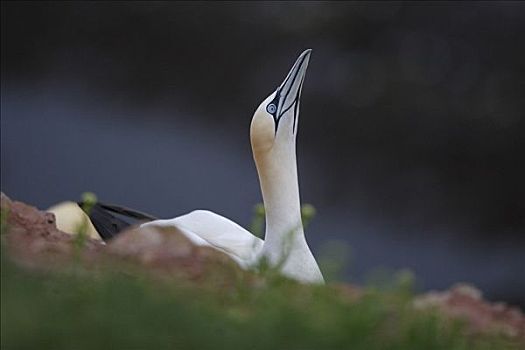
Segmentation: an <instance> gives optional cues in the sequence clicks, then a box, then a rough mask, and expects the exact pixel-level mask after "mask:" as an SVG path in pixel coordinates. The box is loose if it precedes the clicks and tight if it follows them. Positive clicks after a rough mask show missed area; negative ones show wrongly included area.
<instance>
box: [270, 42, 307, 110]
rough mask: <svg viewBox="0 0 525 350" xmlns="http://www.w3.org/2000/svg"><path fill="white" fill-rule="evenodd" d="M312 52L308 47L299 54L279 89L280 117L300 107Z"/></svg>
mask: <svg viewBox="0 0 525 350" xmlns="http://www.w3.org/2000/svg"><path fill="white" fill-rule="evenodd" d="M311 52H312V49H307V50H305V51H304V52H303V53H302V54H301V55H299V57H298V58H297V60H296V61H295V63H294V65H293V67H292V69H290V72H289V73H288V75H287V76H286V78H285V79H284V81H283V83H282V84H281V85H280V86H279V88H278V89H277V91H278V94H279V105H278V106H277V111H278V118H280V117H281V116H282V115H283V114H284V113H286V111H288V110H289V109H290V108H295V109H296V110H297V109H298V107H299V100H300V98H301V90H302V87H303V81H304V77H305V75H306V69H307V68H308V62H309V61H310V54H311Z"/></svg>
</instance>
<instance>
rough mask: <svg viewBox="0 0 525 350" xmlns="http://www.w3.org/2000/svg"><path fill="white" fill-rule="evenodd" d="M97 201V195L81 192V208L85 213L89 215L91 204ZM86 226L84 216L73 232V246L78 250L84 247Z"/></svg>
mask: <svg viewBox="0 0 525 350" xmlns="http://www.w3.org/2000/svg"><path fill="white" fill-rule="evenodd" d="M96 203H97V196H96V195H95V194H94V193H91V192H84V193H83V194H82V210H83V211H84V213H86V215H88V216H89V213H90V212H91V210H92V209H93V206H95V204H96ZM88 227H89V222H88V218H87V217H84V218H83V220H82V222H81V223H80V224H79V225H78V227H77V229H76V234H75V246H76V247H77V249H78V250H80V249H82V248H83V247H84V244H85V243H86V240H87V238H88V232H87V231H88Z"/></svg>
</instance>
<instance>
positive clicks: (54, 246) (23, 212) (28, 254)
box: [0, 193, 104, 268]
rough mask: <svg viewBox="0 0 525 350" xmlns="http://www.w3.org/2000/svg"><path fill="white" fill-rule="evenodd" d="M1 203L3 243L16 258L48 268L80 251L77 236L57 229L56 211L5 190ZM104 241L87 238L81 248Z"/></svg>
mask: <svg viewBox="0 0 525 350" xmlns="http://www.w3.org/2000/svg"><path fill="white" fill-rule="evenodd" d="M0 206H1V210H2V216H3V217H2V225H3V226H4V227H5V231H6V232H5V234H3V235H2V243H5V245H6V246H7V250H8V253H9V255H10V256H11V257H12V258H13V259H14V260H16V261H17V262H19V263H22V264H23V265H26V266H30V267H36V268H49V267H51V266H54V265H60V264H63V263H65V260H68V259H70V257H71V255H72V254H74V253H75V252H76V251H78V249H77V246H78V244H77V243H76V241H75V238H76V237H75V236H73V235H70V234H67V233H64V232H62V231H60V230H58V229H57V227H56V223H55V217H54V215H53V214H51V213H46V212H43V211H40V210H38V209H37V208H35V207H32V206H30V205H27V204H25V203H22V202H18V201H13V200H11V199H9V197H7V196H6V195H5V194H4V193H1V195H0ZM4 216H5V217H4ZM3 230H4V228H3ZM3 233H4V232H3ZM103 245H104V244H103V242H102V241H99V240H94V239H90V238H86V239H85V240H84V242H83V244H82V251H83V252H84V253H89V252H95V251H97V250H99V249H100V248H101V247H103Z"/></svg>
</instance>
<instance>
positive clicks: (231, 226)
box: [142, 210, 263, 266]
mask: <svg viewBox="0 0 525 350" xmlns="http://www.w3.org/2000/svg"><path fill="white" fill-rule="evenodd" d="M149 225H153V226H164V227H166V226H174V227H177V228H178V229H179V230H180V231H182V232H183V233H184V234H185V235H186V236H187V237H188V238H189V239H190V240H191V241H192V242H193V243H195V244H197V245H204V246H211V247H213V248H215V249H218V250H220V251H223V252H224V253H226V254H228V255H229V256H231V257H232V258H233V259H234V260H236V261H237V262H238V263H239V264H240V265H241V266H246V265H248V264H250V263H251V262H253V261H254V260H255V258H256V256H257V253H258V252H259V251H260V250H261V249H262V245H263V240H262V239H260V238H258V237H256V236H254V235H253V234H251V233H250V232H249V231H247V230H246V229H244V228H242V227H241V226H239V225H238V224H236V223H235V222H233V221H231V220H229V219H227V218H225V217H224V216H221V215H219V214H216V213H214V212H211V211H208V210H194V211H192V212H190V213H188V214H186V215H182V216H179V217H176V218H174V219H169V220H155V221H151V222H148V223H145V224H142V226H149Z"/></svg>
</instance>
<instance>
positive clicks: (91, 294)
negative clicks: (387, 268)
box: [1, 254, 517, 350]
mask: <svg viewBox="0 0 525 350" xmlns="http://www.w3.org/2000/svg"><path fill="white" fill-rule="evenodd" d="M410 299H411V296H410V295H409V293H407V291H406V289H401V290H398V291H391V292H381V291H378V290H376V289H370V290H369V291H368V292H367V293H366V294H365V296H364V297H363V298H361V299H359V300H357V301H353V302H350V301H348V300H347V299H344V298H341V297H340V296H338V294H337V293H336V292H335V291H334V289H333V288H330V287H324V286H302V285H299V284H296V283H293V282H290V281H287V280H285V279H282V278H278V277H276V278H270V279H267V280H265V283H262V284H260V285H259V286H256V287H247V285H245V284H242V283H239V284H238V285H237V286H233V287H231V288H226V289H224V288H222V289H214V287H213V284H206V283H204V284H201V285H197V284H188V283H182V282H181V281H178V280H169V281H163V282H160V281H158V280H153V279H151V278H150V277H148V275H146V274H143V273H140V272H138V271H137V273H134V274H129V273H122V272H119V271H118V270H116V269H111V268H106V269H104V270H102V271H99V270H97V272H94V271H93V270H91V269H88V268H84V267H82V266H76V267H75V268H74V269H73V268H72V269H66V270H64V271H62V272H54V273H45V274H44V273H37V272H30V271H27V270H24V269H21V268H19V267H17V266H16V265H14V264H13V263H12V262H10V261H9V260H6V259H5V254H2V270H1V304H2V308H1V323H2V326H1V348H2V349H4V350H10V349H77V350H81V349H90V350H92V349H97V348H99V349H106V348H113V349H253V350H256V349H354V350H355V349H367V350H373V349H429V350H430V349H447V350H455V349H458V350H459V349H513V347H512V345H511V344H507V343H505V342H504V340H502V339H500V338H498V337H488V336H487V337H485V338H480V337H466V336H465V335H464V332H463V331H462V327H461V325H460V324H450V323H446V322H444V321H443V320H441V319H440V318H439V317H438V316H437V315H436V314H433V313H421V312H415V311H414V310H412V309H411V308H410ZM514 348H516V349H517V347H514Z"/></svg>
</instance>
